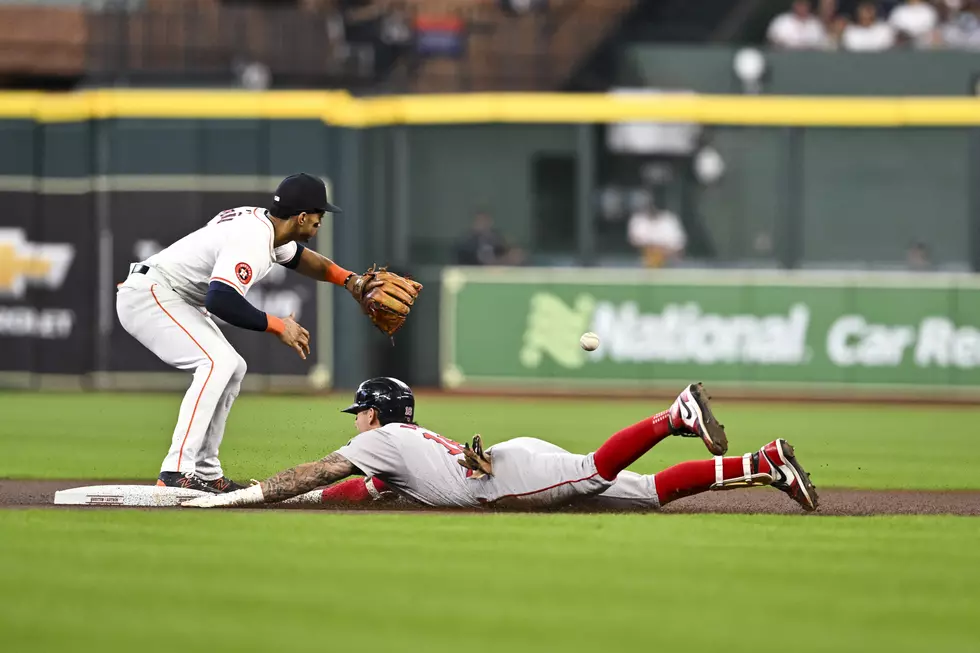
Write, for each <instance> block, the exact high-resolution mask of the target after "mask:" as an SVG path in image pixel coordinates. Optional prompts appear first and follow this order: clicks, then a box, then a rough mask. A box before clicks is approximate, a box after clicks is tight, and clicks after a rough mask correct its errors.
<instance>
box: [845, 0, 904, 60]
mask: <svg viewBox="0 0 980 653" xmlns="http://www.w3.org/2000/svg"><path fill="white" fill-rule="evenodd" d="M894 45H895V30H893V29H892V27H891V26H890V25H888V24H887V23H884V22H882V21H880V20H878V8H877V7H876V6H875V4H874V3H873V2H862V3H861V4H859V5H858V8H857V22H856V23H852V24H850V25H848V26H847V27H845V28H844V33H843V34H842V35H841V46H842V47H843V48H844V49H845V50H850V51H851V52H881V51H882V50H888V49H890V48H892V47H893V46H894Z"/></svg>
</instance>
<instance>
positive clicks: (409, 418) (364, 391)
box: [342, 376, 415, 426]
mask: <svg viewBox="0 0 980 653" xmlns="http://www.w3.org/2000/svg"><path fill="white" fill-rule="evenodd" d="M368 408H373V409H375V410H376V411H378V421H380V422H381V425H382V426H384V425H385V424H390V423H392V422H397V423H399V424H414V423H415V395H413V394H412V389H411V388H409V387H408V386H407V385H405V384H404V383H402V382H401V381H399V380H398V379H393V378H391V377H389V376H381V377H377V378H374V379H368V380H367V381H364V382H363V383H361V385H359V386H357V392H355V393H354V403H353V404H351V405H350V406H348V407H347V408H345V409H344V410H343V411H342V412H345V413H351V414H354V415H356V414H357V413H359V412H361V411H363V410H367V409H368Z"/></svg>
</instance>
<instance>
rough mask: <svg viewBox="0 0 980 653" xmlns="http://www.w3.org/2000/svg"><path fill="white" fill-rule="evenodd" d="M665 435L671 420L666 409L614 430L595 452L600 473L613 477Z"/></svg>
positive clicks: (606, 477)
mask: <svg viewBox="0 0 980 653" xmlns="http://www.w3.org/2000/svg"><path fill="white" fill-rule="evenodd" d="M668 435H670V421H669V420H668V418H667V411H666V410H665V411H664V412H662V413H657V414H656V415H654V416H653V417H651V418H647V419H645V420H643V421H642V422H637V423H636V424H634V425H633V426H627V427H626V428H625V429H623V430H622V431H619V432H617V433H614V434H613V435H612V437H610V438H609V439H608V440H606V441H605V443H604V444H603V445H602V446H601V447H599V448H598V449H597V450H596V452H595V468H596V470H598V472H599V476H601V477H602V478H604V479H606V480H607V481H614V480H616V477H617V476H618V475H619V473H620V472H621V471H623V470H624V469H626V468H627V467H629V466H630V465H632V464H633V463H634V462H636V459H637V458H639V457H640V456H642V455H643V454H645V453H646V452H647V451H649V450H650V449H651V448H652V447H653V445H655V444H657V443H658V442H660V441H661V440H663V439H664V438H666V437H667V436H668Z"/></svg>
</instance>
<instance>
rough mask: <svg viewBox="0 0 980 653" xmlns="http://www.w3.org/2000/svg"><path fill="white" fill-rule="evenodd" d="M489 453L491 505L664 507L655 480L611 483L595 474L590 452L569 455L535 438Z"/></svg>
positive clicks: (630, 477)
mask: <svg viewBox="0 0 980 653" xmlns="http://www.w3.org/2000/svg"><path fill="white" fill-rule="evenodd" d="M489 451H491V452H492V454H493V455H492V460H493V476H492V477H490V478H489V479H486V480H487V481H491V483H488V484H487V486H486V488H487V490H488V494H489V495H490V496H488V497H487V499H488V500H491V501H499V502H500V503H501V504H505V503H506V504H515V505H521V506H525V507H549V506H555V505H560V504H563V503H568V502H569V501H572V500H582V499H586V500H588V501H594V502H596V503H597V504H599V505H601V506H603V507H608V508H624V509H625V508H630V507H638V508H648V509H653V510H655V509H659V508H660V499H659V497H658V496H657V485H656V483H655V482H654V478H653V475H642V474H637V473H636V472H629V471H623V472H620V473H619V476H617V477H616V480H615V481H607V480H606V479H604V478H602V477H601V476H599V473H598V471H596V468H595V460H594V458H593V454H591V453H590V454H588V455H586V456H583V455H581V454H576V453H570V452H568V451H566V450H565V449H562V448H561V447H559V446H558V445H556V444H552V443H550V442H547V441H545V440H539V439H537V438H514V439H512V440H507V441H505V442H501V443H500V444H495V445H493V446H492V447H490V449H489ZM482 480H483V479H481V482H482Z"/></svg>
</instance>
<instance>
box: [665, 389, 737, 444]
mask: <svg viewBox="0 0 980 653" xmlns="http://www.w3.org/2000/svg"><path fill="white" fill-rule="evenodd" d="M667 416H668V419H669V420H670V428H671V430H672V431H673V432H674V435H680V436H682V437H685V438H701V440H703V441H704V446H706V447H708V451H710V452H711V453H713V454H714V455H716V456H723V455H725V452H726V451H728V436H727V435H725V427H724V425H722V424H720V423H718V420H717V419H715V416H714V414H713V413H712V412H711V404H710V403H709V401H708V393H707V392H705V390H704V386H703V385H701V384H700V383H692V384H691V385H689V386H687V387H686V388H684V391H683V392H682V393H680V395H678V397H677V399H675V400H674V403H673V404H672V405H671V406H670V409H669V410H668V411H667Z"/></svg>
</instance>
